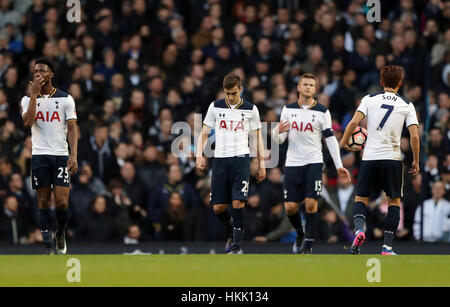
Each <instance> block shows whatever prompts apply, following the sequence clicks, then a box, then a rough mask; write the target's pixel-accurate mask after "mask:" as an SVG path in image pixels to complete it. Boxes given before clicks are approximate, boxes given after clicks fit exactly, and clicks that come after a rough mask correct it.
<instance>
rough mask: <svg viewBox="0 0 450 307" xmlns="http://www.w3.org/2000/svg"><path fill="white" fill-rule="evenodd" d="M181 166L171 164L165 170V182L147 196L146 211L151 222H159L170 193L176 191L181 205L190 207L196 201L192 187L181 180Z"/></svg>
mask: <svg viewBox="0 0 450 307" xmlns="http://www.w3.org/2000/svg"><path fill="white" fill-rule="evenodd" d="M182 178H183V177H182V173H181V168H180V166H179V165H178V164H171V165H169V167H168V171H167V182H166V183H164V184H162V185H160V186H159V187H157V188H156V189H155V190H154V191H153V192H151V194H150V195H149V197H148V202H147V212H148V215H149V218H150V220H151V221H152V222H156V223H159V222H160V220H161V214H162V212H163V211H164V210H165V209H166V208H165V207H166V205H167V203H168V199H169V197H170V195H171V194H172V193H174V192H177V193H178V194H180V195H181V197H182V199H183V203H184V204H183V206H184V207H186V209H187V210H190V209H192V208H193V207H194V206H195V205H196V204H197V202H198V200H197V196H196V195H195V191H194V189H193V188H192V187H191V186H190V185H189V184H187V183H184V182H183V181H182Z"/></svg>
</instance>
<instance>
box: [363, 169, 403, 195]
mask: <svg viewBox="0 0 450 307" xmlns="http://www.w3.org/2000/svg"><path fill="white" fill-rule="evenodd" d="M381 191H384V192H385V193H386V195H387V196H388V197H389V198H399V197H403V163H402V161H396V160H373V161H361V165H360V168H359V172H358V183H357V184H356V196H360V197H369V198H370V199H376V198H377V197H378V196H380V193H381Z"/></svg>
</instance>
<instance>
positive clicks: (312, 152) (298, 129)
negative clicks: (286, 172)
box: [275, 101, 341, 167]
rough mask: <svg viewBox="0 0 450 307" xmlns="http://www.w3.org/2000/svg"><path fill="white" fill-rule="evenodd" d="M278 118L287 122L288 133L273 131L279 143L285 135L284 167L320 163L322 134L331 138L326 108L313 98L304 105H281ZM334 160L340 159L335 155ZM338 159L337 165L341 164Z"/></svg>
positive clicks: (331, 132)
mask: <svg viewBox="0 0 450 307" xmlns="http://www.w3.org/2000/svg"><path fill="white" fill-rule="evenodd" d="M280 119H281V121H288V122H289V124H290V130H289V133H288V132H283V133H281V134H277V133H275V135H276V136H277V137H278V140H277V141H278V142H279V143H283V142H284V140H285V139H286V137H288V140H289V147H288V151H287V155H286V166H304V165H307V164H313V163H323V155H322V137H324V138H325V139H327V138H329V137H333V138H334V133H333V130H332V128H331V114H330V111H328V109H327V108H326V107H325V106H323V105H321V104H320V103H318V102H317V101H315V102H314V103H313V104H312V105H311V106H309V107H306V108H305V107H304V106H302V105H300V104H299V103H298V102H293V103H291V104H288V105H286V106H284V108H283V110H282V111H281V118H280ZM337 155H338V154H337ZM337 160H340V157H337ZM339 162H340V161H339ZM339 162H338V161H336V163H338V165H337V167H341V165H340V163H339Z"/></svg>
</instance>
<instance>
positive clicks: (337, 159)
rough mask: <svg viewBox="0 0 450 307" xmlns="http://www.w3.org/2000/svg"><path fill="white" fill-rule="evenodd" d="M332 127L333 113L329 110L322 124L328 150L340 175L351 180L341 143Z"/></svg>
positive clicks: (345, 179)
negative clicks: (344, 161)
mask: <svg viewBox="0 0 450 307" xmlns="http://www.w3.org/2000/svg"><path fill="white" fill-rule="evenodd" d="M331 127H332V123H331V114H330V112H329V111H327V112H326V113H325V118H324V122H323V126H322V135H323V137H324V138H325V143H327V147H328V151H329V152H330V155H331V158H332V159H333V162H334V166H335V167H336V170H337V173H338V176H339V177H341V178H342V180H343V181H344V182H350V180H351V178H350V173H349V172H348V170H347V169H346V168H345V167H344V165H343V164H342V159H341V152H340V148H339V143H338V141H337V139H336V136H335V135H334V133H333V130H332V128H331Z"/></svg>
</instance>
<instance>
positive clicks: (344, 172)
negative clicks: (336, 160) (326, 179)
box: [337, 167, 352, 183]
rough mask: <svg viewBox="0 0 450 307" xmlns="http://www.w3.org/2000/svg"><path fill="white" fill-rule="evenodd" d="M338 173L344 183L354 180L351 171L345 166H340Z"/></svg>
mask: <svg viewBox="0 0 450 307" xmlns="http://www.w3.org/2000/svg"><path fill="white" fill-rule="evenodd" d="M337 173H338V176H339V178H341V179H342V181H344V183H349V182H350V181H351V180H352V178H351V177H350V173H349V172H348V170H347V169H346V168H345V167H341V168H338V169H337Z"/></svg>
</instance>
